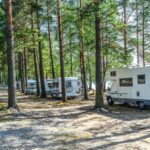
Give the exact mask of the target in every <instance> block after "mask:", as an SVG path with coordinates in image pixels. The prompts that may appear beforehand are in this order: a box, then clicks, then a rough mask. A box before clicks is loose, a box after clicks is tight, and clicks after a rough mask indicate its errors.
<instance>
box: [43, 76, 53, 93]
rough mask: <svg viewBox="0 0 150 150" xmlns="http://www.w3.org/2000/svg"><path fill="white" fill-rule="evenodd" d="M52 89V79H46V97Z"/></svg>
mask: <svg viewBox="0 0 150 150" xmlns="http://www.w3.org/2000/svg"><path fill="white" fill-rule="evenodd" d="M53 88H54V83H53V79H47V80H45V90H46V93H47V94H48V95H49V94H52V92H53Z"/></svg>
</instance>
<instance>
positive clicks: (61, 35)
mask: <svg viewBox="0 0 150 150" xmlns="http://www.w3.org/2000/svg"><path fill="white" fill-rule="evenodd" d="M57 13H58V15H57V17H58V34H59V49H60V68H61V89H62V101H63V102H66V100H67V96H66V86H65V76H64V50H63V32H62V16H61V11H60V0H57Z"/></svg>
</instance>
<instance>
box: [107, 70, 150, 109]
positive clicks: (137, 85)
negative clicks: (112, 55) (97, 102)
mask: <svg viewBox="0 0 150 150" xmlns="http://www.w3.org/2000/svg"><path fill="white" fill-rule="evenodd" d="M106 80H107V81H108V82H109V86H108V88H107V93H106V95H107V102H108V104H109V105H112V104H114V102H119V103H125V104H127V103H132V104H137V105H138V107H139V109H144V107H145V106H146V105H150V67H142V68H122V69H114V70H111V71H110V72H109V73H107V75H106Z"/></svg>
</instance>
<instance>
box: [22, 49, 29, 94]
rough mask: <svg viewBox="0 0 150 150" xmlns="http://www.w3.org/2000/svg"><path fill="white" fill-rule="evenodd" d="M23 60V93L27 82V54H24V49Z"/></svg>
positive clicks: (24, 51) (24, 52)
mask: <svg viewBox="0 0 150 150" xmlns="http://www.w3.org/2000/svg"><path fill="white" fill-rule="evenodd" d="M23 60H24V62H23V63H24V65H23V66H24V82H25V84H24V86H25V88H24V89H25V91H26V90H27V80H28V78H27V53H26V48H25V47H24V50H23Z"/></svg>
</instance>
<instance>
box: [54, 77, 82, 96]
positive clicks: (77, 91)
mask: <svg viewBox="0 0 150 150" xmlns="http://www.w3.org/2000/svg"><path fill="white" fill-rule="evenodd" d="M65 85H66V96H67V97H78V96H80V95H81V81H80V79H79V78H78V77H65ZM52 95H53V97H58V98H60V97H61V96H62V94H61V78H56V79H54V89H53V94H52Z"/></svg>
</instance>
